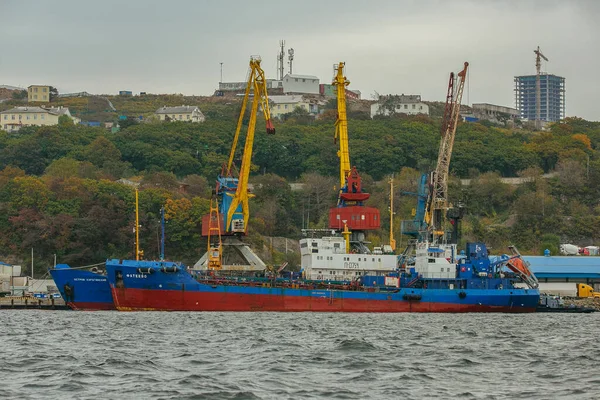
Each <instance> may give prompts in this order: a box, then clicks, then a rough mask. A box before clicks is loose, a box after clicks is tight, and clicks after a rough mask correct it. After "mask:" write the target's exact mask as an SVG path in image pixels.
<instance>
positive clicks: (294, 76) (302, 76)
mask: <svg viewBox="0 0 600 400" xmlns="http://www.w3.org/2000/svg"><path fill="white" fill-rule="evenodd" d="M286 76H289V77H290V78H298V79H316V80H319V78H318V77H316V76H314V75H296V74H287V75H286ZM286 76H284V78H285V77H286Z"/></svg>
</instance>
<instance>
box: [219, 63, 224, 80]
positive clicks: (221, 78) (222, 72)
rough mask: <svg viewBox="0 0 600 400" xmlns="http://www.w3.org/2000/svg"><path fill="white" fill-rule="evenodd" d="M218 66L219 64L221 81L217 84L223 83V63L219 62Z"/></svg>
mask: <svg viewBox="0 0 600 400" xmlns="http://www.w3.org/2000/svg"><path fill="white" fill-rule="evenodd" d="M219 64H221V80H220V81H219V83H222V82H223V63H222V62H220V63H219Z"/></svg>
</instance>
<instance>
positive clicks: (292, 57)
mask: <svg viewBox="0 0 600 400" xmlns="http://www.w3.org/2000/svg"><path fill="white" fill-rule="evenodd" d="M288 60H289V61H288V62H289V64H290V75H292V62H293V61H294V49H289V50H288Z"/></svg>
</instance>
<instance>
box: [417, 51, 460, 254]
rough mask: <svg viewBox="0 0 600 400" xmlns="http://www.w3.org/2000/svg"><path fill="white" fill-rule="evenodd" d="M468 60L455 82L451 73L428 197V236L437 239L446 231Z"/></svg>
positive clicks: (426, 219) (426, 221)
mask: <svg viewBox="0 0 600 400" xmlns="http://www.w3.org/2000/svg"><path fill="white" fill-rule="evenodd" d="M468 66H469V63H468V62H465V64H464V68H463V70H462V71H460V72H459V73H458V83H456V82H455V78H454V73H453V72H452V73H450V81H449V83H448V92H447V95H446V107H445V109H444V117H443V119H442V129H441V136H442V137H441V139H440V149H439V152H438V160H437V165H436V169H435V171H434V172H433V173H432V174H431V179H430V189H429V197H428V200H427V204H426V209H425V223H426V224H427V230H428V234H429V235H428V236H429V237H430V238H431V239H432V240H433V241H434V242H435V241H438V240H439V239H440V238H443V237H444V235H445V231H446V230H445V214H446V212H447V210H448V174H449V171H450V158H451V157H452V148H453V146H454V138H455V137H456V126H457V124H458V118H459V116H460V103H461V101H462V95H463V89H464V87H465V79H466V77H467V68H468Z"/></svg>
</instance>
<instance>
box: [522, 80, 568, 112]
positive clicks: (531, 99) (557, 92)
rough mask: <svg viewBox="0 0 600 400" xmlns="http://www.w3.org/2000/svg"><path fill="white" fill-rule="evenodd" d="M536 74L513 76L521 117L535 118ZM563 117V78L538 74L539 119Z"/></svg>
mask: <svg viewBox="0 0 600 400" xmlns="http://www.w3.org/2000/svg"><path fill="white" fill-rule="evenodd" d="M536 78H537V75H524V76H515V102H516V106H517V109H518V110H519V111H520V113H521V118H523V119H527V120H529V121H535V120H536ZM564 117H565V78H563V77H561V76H556V75H551V74H548V73H541V74H540V120H541V121H546V122H554V121H559V120H561V119H563V118H564Z"/></svg>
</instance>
